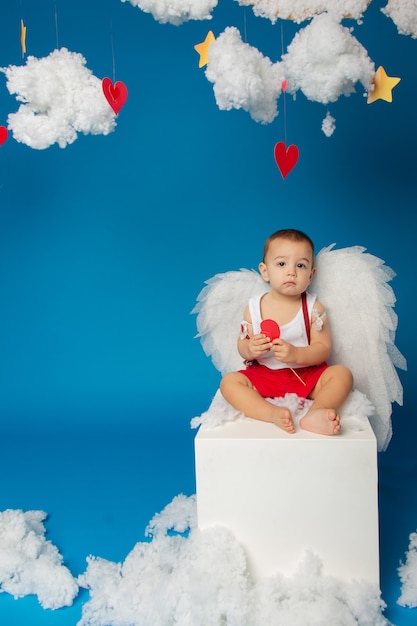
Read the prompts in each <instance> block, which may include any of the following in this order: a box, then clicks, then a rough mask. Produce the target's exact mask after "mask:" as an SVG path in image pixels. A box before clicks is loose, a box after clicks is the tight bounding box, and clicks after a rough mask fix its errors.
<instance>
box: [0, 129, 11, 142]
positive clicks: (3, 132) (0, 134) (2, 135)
mask: <svg viewBox="0 0 417 626" xmlns="http://www.w3.org/2000/svg"><path fill="white" fill-rule="evenodd" d="M8 134H9V133H8V131H7V128H6V127H5V126H0V146H1V145H3V144H4V142H5V141H6V139H7V136H8Z"/></svg>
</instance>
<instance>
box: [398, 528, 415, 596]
mask: <svg viewBox="0 0 417 626" xmlns="http://www.w3.org/2000/svg"><path fill="white" fill-rule="evenodd" d="M398 574H399V576H400V580H401V596H400V598H399V599H398V604H400V605H401V606H408V607H410V608H416V607H417V532H415V533H411V535H410V543H409V545H408V551H407V554H406V561H405V563H401V565H400V567H399V568H398Z"/></svg>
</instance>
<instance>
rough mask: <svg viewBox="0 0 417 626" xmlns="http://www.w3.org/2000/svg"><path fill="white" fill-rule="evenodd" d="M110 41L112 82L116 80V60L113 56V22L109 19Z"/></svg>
mask: <svg viewBox="0 0 417 626" xmlns="http://www.w3.org/2000/svg"><path fill="white" fill-rule="evenodd" d="M110 43H111V58H112V68H113V69H112V71H113V84H114V83H115V82H116V61H115V56H114V39H113V22H112V21H111V20H110Z"/></svg>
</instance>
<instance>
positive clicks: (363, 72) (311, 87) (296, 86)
mask: <svg viewBox="0 0 417 626" xmlns="http://www.w3.org/2000/svg"><path fill="white" fill-rule="evenodd" d="M282 63H283V64H284V68H285V76H286V79H287V80H288V87H287V89H288V91H289V92H290V93H295V92H296V91H298V90H301V91H302V92H303V93H304V95H305V96H306V98H308V99H309V100H313V101H316V102H321V103H322V104H327V103H329V102H335V101H336V100H337V99H338V98H339V96H341V95H345V96H349V95H350V94H351V93H353V92H354V91H355V84H356V83H357V82H360V83H362V85H363V87H364V89H365V90H367V89H368V88H369V87H370V86H371V83H372V79H373V76H374V74H375V66H374V63H373V62H372V61H371V59H370V58H369V56H368V53H367V51H366V50H365V48H364V47H363V46H362V45H361V44H360V43H359V41H358V40H357V39H355V37H353V35H352V34H351V31H350V29H348V28H346V27H344V26H342V25H341V24H340V23H339V22H338V21H337V20H336V19H334V18H333V17H332V16H331V15H330V14H327V13H323V14H322V15H318V16H317V17H315V18H313V20H312V21H311V23H310V24H309V25H308V26H306V27H305V28H302V29H301V30H300V31H299V32H298V33H297V34H296V35H295V37H294V39H293V40H292V42H291V43H290V45H289V46H288V51H287V53H286V54H285V55H284V56H283V57H282Z"/></svg>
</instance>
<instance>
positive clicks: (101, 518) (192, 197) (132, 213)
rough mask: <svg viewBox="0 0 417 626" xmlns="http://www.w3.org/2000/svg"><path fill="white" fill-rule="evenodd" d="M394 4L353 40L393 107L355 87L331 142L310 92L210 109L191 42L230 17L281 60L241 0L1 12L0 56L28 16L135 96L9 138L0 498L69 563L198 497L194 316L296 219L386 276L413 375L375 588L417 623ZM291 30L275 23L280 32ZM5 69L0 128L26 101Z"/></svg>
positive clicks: (405, 101)
mask: <svg viewBox="0 0 417 626" xmlns="http://www.w3.org/2000/svg"><path fill="white" fill-rule="evenodd" d="M384 5H385V2H381V1H377V0H374V2H372V4H371V5H370V7H369V8H368V10H367V11H366V13H365V17H364V21H363V24H362V25H359V26H358V25H355V29H354V35H355V36H356V37H357V38H358V39H359V41H360V42H361V43H362V44H363V45H364V46H365V47H366V48H367V50H368V52H369V55H370V57H371V58H372V60H373V61H374V62H375V65H376V67H378V66H379V65H383V66H384V68H385V70H386V71H387V74H388V75H390V76H399V77H401V82H400V83H399V84H398V85H397V87H395V89H394V90H393V102H392V103H391V104H389V103H387V102H384V101H377V102H375V103H374V104H372V105H367V104H366V99H365V98H364V97H363V94H362V92H361V88H358V93H357V94H355V95H352V96H351V97H350V98H344V97H343V98H341V99H340V100H339V101H338V102H337V103H335V104H332V105H330V106H329V107H328V108H329V110H330V113H331V114H332V115H333V116H334V117H335V118H336V131H335V133H334V135H333V136H332V137H331V138H327V137H325V135H324V134H323V132H322V131H321V122H322V119H323V118H324V116H325V114H326V111H327V107H324V106H322V105H320V104H317V103H313V102H310V101H308V100H306V99H305V97H304V96H303V95H302V94H299V95H298V96H297V98H296V100H293V99H292V98H291V97H289V96H287V100H286V116H285V118H284V115H283V112H282V111H281V114H280V115H279V116H278V118H276V120H275V121H274V122H273V123H272V124H270V125H261V124H257V123H255V122H254V121H253V120H252V119H251V118H250V116H249V115H248V114H247V113H245V112H243V111H236V110H233V111H230V112H225V111H220V110H219V109H218V108H217V106H216V104H215V99H214V95H213V89H212V85H211V83H209V82H208V81H207V79H206V78H205V76H204V70H203V69H199V68H198V54H197V53H196V51H195V50H194V45H195V44H197V43H200V42H202V41H203V40H204V39H205V36H206V34H207V31H208V30H209V29H212V30H213V32H214V34H215V35H219V34H220V33H221V32H222V31H223V30H224V28H225V27H226V26H228V25H234V26H236V27H237V28H239V30H240V31H241V32H242V33H243V31H244V29H245V30H246V38H247V41H248V43H250V44H251V45H254V46H257V47H258V48H259V49H260V50H261V51H262V52H263V54H264V55H268V56H270V58H271V59H272V60H273V61H276V60H279V58H280V55H281V47H282V40H281V26H278V25H277V26H275V27H273V26H272V25H271V23H270V22H269V21H268V20H262V19H261V18H255V17H254V15H253V13H252V10H251V9H249V8H248V9H244V8H242V7H240V6H239V5H238V4H237V2H234V1H233V0H220V3H219V6H218V7H217V8H216V9H215V11H214V12H213V19H212V20H211V21H196V22H188V23H186V24H184V25H182V26H180V27H175V26H172V25H161V24H158V23H157V22H156V21H155V20H154V19H153V18H152V16H150V15H148V14H145V13H143V12H142V11H140V10H138V9H137V8H134V7H133V6H131V5H130V4H129V3H122V2H119V1H118V0H100V1H99V0H89V2H88V3H85V2H81V1H80V0H74V1H73V2H65V1H63V0H62V1H61V2H52V0H51V1H50V2H38V3H35V2H27V1H21V2H10V1H8V2H7V3H5V6H3V8H2V18H1V20H2V37H1V40H0V66H2V67H5V66H8V65H10V64H15V65H20V64H21V63H22V58H21V49H20V41H19V37H20V19H21V18H23V19H24V22H25V24H26V26H27V29H28V34H27V48H28V54H29V55H33V56H35V57H42V56H47V55H48V54H49V53H50V52H51V51H52V50H53V49H54V48H56V46H57V40H58V45H59V47H67V48H68V49H69V50H70V51H72V52H80V53H81V54H82V55H83V56H84V57H85V58H86V60H87V67H88V68H89V69H91V70H92V71H93V73H94V74H95V75H96V76H98V77H104V76H109V77H110V78H112V79H113V74H112V73H113V62H114V64H115V70H116V71H115V79H116V80H121V81H123V82H124V83H125V84H126V85H127V87H128V90H129V97H128V101H127V103H126V105H125V107H124V108H123V109H122V110H121V112H120V114H119V116H118V119H117V127H116V130H115V132H113V133H112V134H110V135H109V136H107V137H104V136H91V135H90V136H79V138H78V139H77V141H76V142H75V143H74V144H72V145H70V146H68V147H67V148H66V149H60V148H59V147H57V146H52V147H50V148H49V149H47V150H43V151H38V150H33V149H31V148H29V147H27V146H26V145H23V144H19V143H17V142H16V141H15V140H14V139H13V138H12V136H11V135H10V136H9V139H8V140H7V141H6V142H5V144H3V146H1V147H0V294H1V298H0V321H1V323H0V356H1V358H0V415H1V431H0V475H1V477H2V486H1V488H0V510H4V509H7V508H21V509H23V510H28V509H42V510H45V511H46V512H47V513H48V514H49V518H48V521H47V522H46V525H47V531H48V534H47V537H48V538H49V539H51V541H53V543H55V544H56V545H57V547H58V549H59V550H60V552H61V553H62V554H63V555H64V558H65V563H66V564H67V565H68V567H69V568H70V569H71V571H72V573H73V574H74V575H77V574H79V573H81V572H83V571H84V570H85V567H86V563H85V559H86V557H87V556H88V555H89V554H93V555H95V556H102V557H104V558H108V559H111V560H115V561H120V560H123V559H124V558H125V556H126V554H127V553H128V552H129V551H130V550H131V549H132V548H133V546H134V544H135V542H136V541H138V540H142V539H143V531H144V528H145V526H146V524H147V523H148V521H149V520H150V519H151V517H152V516H153V515H154V513H155V512H156V511H159V510H161V509H162V508H163V507H164V506H165V505H166V504H167V503H168V502H169V501H170V500H171V499H172V498H173V497H174V496H175V495H177V494H178V493H180V492H182V493H185V494H187V495H190V494H192V493H194V491H195V481H194V464H193V438H194V436H195V431H193V430H191V429H190V426H189V422H190V420H191V418H192V417H194V416H195V415H199V414H200V413H202V412H203V411H204V410H206V408H207V407H208V405H209V403H210V401H211V398H212V396H213V395H214V393H215V391H216V389H217V386H218V383H219V374H218V372H217V371H216V370H215V368H214V366H213V365H212V363H211V361H210V360H209V359H208V358H207V357H206V356H205V355H204V352H203V350H202V348H201V346H200V343H199V341H198V340H197V339H195V338H194V336H195V334H196V326H195V316H194V315H190V311H191V310H192V308H193V307H194V304H195V300H196V297H197V294H198V293H199V291H200V290H201V288H202V287H203V285H204V281H205V280H207V279H208V278H210V277H211V276H213V275H214V274H216V273H217V272H224V271H227V270H232V269H239V268H240V267H247V268H252V267H257V265H258V262H259V260H260V255H261V250H262V245H263V241H264V239H265V238H266V237H267V236H268V235H269V234H270V233H271V232H273V231H274V230H276V229H278V228H283V227H294V228H301V229H302V230H305V231H307V232H308V233H309V234H310V235H311V237H312V238H313V239H314V241H315V244H316V247H317V249H318V250H319V249H320V248H321V247H323V246H326V245H329V244H331V243H334V242H336V244H337V246H338V247H344V246H351V245H357V244H359V245H363V246H365V247H366V248H367V249H368V251H369V252H371V253H372V254H375V255H376V256H379V257H381V258H383V259H384V260H385V262H386V263H387V265H389V266H391V267H392V268H393V269H394V270H395V271H396V272H397V277H396V278H395V279H394V281H393V283H392V286H393V288H394V290H395V293H396V296H397V305H396V312H397V314H398V317H399V327H398V331H397V342H396V343H397V345H398V347H399V349H400V351H401V352H402V353H403V354H404V355H405V357H406V358H407V361H408V371H407V372H406V373H404V372H401V373H400V376H401V380H402V382H403V385H404V405H403V407H398V406H394V410H393V428H394V437H393V439H392V442H391V444H390V446H389V448H388V450H387V452H384V453H381V454H380V455H379V468H380V521H381V586H382V595H383V598H384V600H385V601H386V602H387V603H388V609H387V611H386V616H387V617H388V618H389V619H390V620H391V621H392V622H393V623H395V624H397V625H399V626H401V625H402V624H409V623H410V624H411V623H412V622H413V620H415V619H416V613H415V612H414V611H413V610H410V609H404V608H400V607H399V606H398V605H396V600H397V598H398V597H399V595H400V581H399V579H398V576H397V572H396V568H397V567H398V565H399V561H400V560H401V559H402V558H404V554H405V551H406V550H407V547H408V537H409V534H410V533H411V532H413V531H415V530H416V528H417V496H416V488H415V485H416V479H417V464H416V454H415V438H416V434H417V426H416V422H415V406H416V404H417V398H416V385H415V382H414V381H415V376H416V349H415V348H416V340H415V337H414V318H415V305H416V295H415V286H414V284H413V282H411V283H410V278H409V277H410V271H411V273H412V271H413V266H414V256H415V249H414V248H415V230H414V224H415V206H416V204H415V203H416V196H417V166H416V158H415V146H416V144H417V126H416V123H415V106H416V104H415V103H416V97H417V87H416V61H417V48H416V46H417V43H416V41H415V40H413V39H412V38H411V37H405V36H401V35H399V34H398V32H397V29H396V26H395V25H394V24H393V22H392V21H391V20H389V19H388V18H386V17H385V16H384V15H383V14H382V13H381V11H380V8H381V7H382V6H384ZM55 10H56V17H57V23H58V29H56V27H55ZM298 28H299V27H298V26H296V25H294V24H293V23H291V22H285V23H283V28H282V34H283V38H284V43H285V45H287V44H288V43H289V42H290V41H291V39H292V37H293V35H294V33H295V32H296V30H297V29H298ZM5 83H6V80H5V77H4V76H3V75H2V76H0V94H1V96H0V125H7V115H8V114H9V113H11V112H14V111H16V110H17V107H18V103H17V102H16V99H15V97H13V96H10V94H9V93H8V91H7V89H6V86H5ZM281 102H282V101H281ZM281 102H280V104H279V106H280V108H281V109H282V106H281ZM284 134H286V138H287V143H288V144H289V143H294V144H296V145H297V146H298V147H299V150H300V158H299V162H298V164H297V166H296V167H295V169H294V170H293V171H292V172H291V173H290V174H289V175H288V177H287V178H286V179H285V181H284V180H283V179H282V178H281V175H280V173H279V171H278V169H277V166H276V164H275V161H274V157H273V148H274V145H275V143H276V142H277V141H282V140H284ZM413 278H414V276H413V275H412V279H413ZM412 279H411V280H412ZM359 306H360V303H358V307H359ZM410 338H411V339H410ZM364 358H366V355H364ZM413 382H414V384H413ZM86 599H88V595H87V594H81V595H80V597H79V598H78V599H77V600H76V602H75V604H74V606H73V607H71V608H69V609H61V610H59V611H55V612H51V611H44V610H43V609H42V608H41V607H40V606H39V605H38V603H37V600H36V598H24V599H22V600H19V601H17V602H16V601H15V600H13V599H12V598H11V597H10V596H8V595H7V594H3V595H1V596H0V621H1V623H2V624H3V623H4V624H7V626H13V624H22V623H29V622H30V624H31V626H36V625H37V624H42V626H46V625H48V624H68V625H70V624H71V625H74V624H75V623H76V622H77V620H78V619H79V617H80V614H81V604H82V602H83V601H85V600H86Z"/></svg>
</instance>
